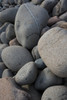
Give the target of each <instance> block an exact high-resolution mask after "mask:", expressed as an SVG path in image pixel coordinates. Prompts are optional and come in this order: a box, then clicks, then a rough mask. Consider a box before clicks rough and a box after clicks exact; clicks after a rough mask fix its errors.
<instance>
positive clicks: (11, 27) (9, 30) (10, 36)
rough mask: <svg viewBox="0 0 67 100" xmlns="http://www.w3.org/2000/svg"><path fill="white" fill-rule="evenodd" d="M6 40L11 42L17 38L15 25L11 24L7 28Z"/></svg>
mask: <svg viewBox="0 0 67 100" xmlns="http://www.w3.org/2000/svg"><path fill="white" fill-rule="evenodd" d="M6 38H7V39H8V40H9V41H10V40H12V39H14V38H15V32H14V25H13V24H9V25H8V26H7V28H6Z"/></svg>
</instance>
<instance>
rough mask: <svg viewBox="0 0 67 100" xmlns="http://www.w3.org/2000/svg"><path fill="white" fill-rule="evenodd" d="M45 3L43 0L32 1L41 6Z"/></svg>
mask: <svg viewBox="0 0 67 100" xmlns="http://www.w3.org/2000/svg"><path fill="white" fill-rule="evenodd" d="M42 2H43V0H32V3H33V4H37V5H38V4H41V3H42Z"/></svg>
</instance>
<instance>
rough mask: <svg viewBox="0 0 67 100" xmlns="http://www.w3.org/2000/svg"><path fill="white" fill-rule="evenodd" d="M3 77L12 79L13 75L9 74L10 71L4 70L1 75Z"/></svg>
mask: <svg viewBox="0 0 67 100" xmlns="http://www.w3.org/2000/svg"><path fill="white" fill-rule="evenodd" d="M5 77H13V73H12V72H11V70H10V69H5V70H4V71H3V73H2V78H5Z"/></svg>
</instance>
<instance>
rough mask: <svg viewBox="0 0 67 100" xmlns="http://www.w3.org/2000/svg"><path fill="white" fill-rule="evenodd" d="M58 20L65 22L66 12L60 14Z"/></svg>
mask: <svg viewBox="0 0 67 100" xmlns="http://www.w3.org/2000/svg"><path fill="white" fill-rule="evenodd" d="M59 18H60V19H61V20H63V21H66V22H67V12H66V13H64V14H62V15H61V16H59Z"/></svg>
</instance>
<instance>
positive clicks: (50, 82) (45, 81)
mask: <svg viewBox="0 0 67 100" xmlns="http://www.w3.org/2000/svg"><path fill="white" fill-rule="evenodd" d="M54 85H62V78H59V77H57V76H56V75H54V74H53V73H52V72H51V71H50V70H49V69H48V68H45V69H44V70H43V71H41V73H40V74H39V76H38V78H37V80H36V82H35V88H36V89H38V90H45V89H47V88H48V87H50V86H54Z"/></svg>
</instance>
